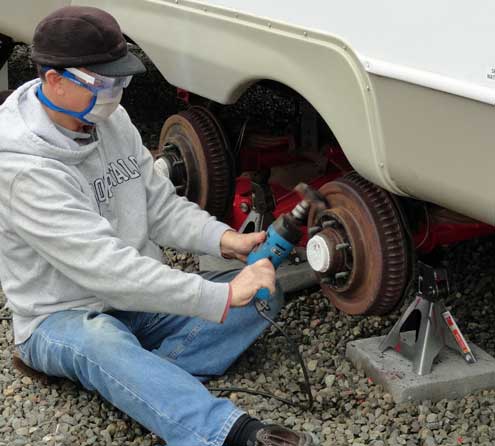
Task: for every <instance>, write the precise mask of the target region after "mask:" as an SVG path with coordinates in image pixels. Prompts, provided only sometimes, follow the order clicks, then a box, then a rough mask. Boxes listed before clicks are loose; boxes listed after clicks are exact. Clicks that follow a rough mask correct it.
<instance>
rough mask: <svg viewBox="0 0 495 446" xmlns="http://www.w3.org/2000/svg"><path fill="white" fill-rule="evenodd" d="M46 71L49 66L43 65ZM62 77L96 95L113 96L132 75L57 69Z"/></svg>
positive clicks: (125, 85)
mask: <svg viewBox="0 0 495 446" xmlns="http://www.w3.org/2000/svg"><path fill="white" fill-rule="evenodd" d="M43 68H44V70H45V71H48V70H49V69H50V67H43ZM59 72H60V75H61V76H62V77H65V78H66V79H69V80H70V81H71V82H73V83H75V84H76V85H79V86H81V87H84V88H86V89H88V90H90V91H92V92H93V93H94V94H96V95H102V96H109V97H113V96H116V95H118V94H120V91H121V90H122V89H123V88H126V87H127V86H129V84H130V83H131V79H132V75H130V76H118V77H108V76H102V75H101V74H96V73H91V74H90V73H86V72H84V71H81V70H79V69H77V68H64V69H63V71H59Z"/></svg>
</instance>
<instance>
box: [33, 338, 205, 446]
mask: <svg viewBox="0 0 495 446" xmlns="http://www.w3.org/2000/svg"><path fill="white" fill-rule="evenodd" d="M39 335H40V336H41V337H42V338H43V339H44V340H45V341H46V342H47V343H49V344H55V345H59V346H62V347H65V348H68V349H69V350H72V351H73V352H74V353H75V354H77V355H79V356H82V357H83V358H85V359H86V360H87V361H89V362H90V363H91V364H93V365H95V366H96V367H98V369H100V370H101V371H102V372H103V373H104V374H105V375H107V376H108V377H109V378H110V379H112V380H113V381H114V382H116V383H117V384H118V385H120V386H121V387H122V388H123V389H124V390H126V391H127V392H129V394H131V395H132V396H133V397H134V398H136V399H138V400H140V401H141V402H142V403H144V404H145V405H146V406H148V407H149V408H150V409H151V410H152V411H153V412H155V413H156V414H157V415H158V416H160V417H163V418H166V419H167V420H169V421H171V422H172V423H173V424H175V425H177V426H179V427H180V428H181V429H184V430H186V431H188V432H190V433H191V434H192V435H193V436H195V437H197V438H198V439H199V440H200V441H201V442H202V443H205V444H208V443H209V441H208V440H207V439H206V438H203V437H202V436H201V435H199V434H197V433H196V432H194V431H191V430H190V429H189V428H187V427H185V426H183V425H182V424H180V423H179V422H178V421H176V420H174V419H172V418H170V417H169V416H168V415H166V414H162V413H161V412H160V411H159V410H157V409H156V408H155V407H153V406H152V405H151V404H149V403H148V402H147V401H145V400H144V399H142V398H141V397H140V396H139V395H137V394H136V393H135V392H134V391H132V390H131V389H129V388H128V387H127V386H126V385H124V384H123V383H122V382H121V381H119V380H118V379H117V378H116V377H114V376H113V375H112V374H111V373H109V372H107V371H106V370H105V369H104V368H103V367H101V366H100V365H99V364H98V363H96V362H95V361H93V360H92V359H91V358H89V357H88V356H87V355H85V354H83V353H82V352H80V351H79V350H77V349H75V348H74V347H72V346H71V345H69V344H66V343H64V342H60V341H55V340H52V339H50V338H48V337H47V336H45V335H44V334H43V333H39Z"/></svg>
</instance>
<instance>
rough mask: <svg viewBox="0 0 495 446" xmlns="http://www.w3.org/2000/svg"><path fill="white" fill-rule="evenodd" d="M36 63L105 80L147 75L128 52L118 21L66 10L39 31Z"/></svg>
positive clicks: (91, 11) (91, 12)
mask: <svg viewBox="0 0 495 446" xmlns="http://www.w3.org/2000/svg"><path fill="white" fill-rule="evenodd" d="M31 58H32V60H33V61H34V62H35V63H37V64H39V65H43V66H49V67H53V68H67V67H85V68H87V69H88V70H90V71H93V72H95V73H98V74H102V75H104V76H127V75H130V74H138V73H144V72H145V71H146V68H145V67H144V65H143V63H142V62H141V61H140V60H139V59H138V58H137V57H136V56H135V55H134V54H132V53H130V52H129V51H128V50H127V42H126V40H125V38H124V36H123V34H122V31H121V30H120V26H119V24H118V23H117V21H116V20H115V19H114V18H113V16H111V15H110V14H109V13H108V12H105V11H103V10H101V9H98V8H92V7H87V6H65V7H63V8H60V9H57V10H56V11H54V12H52V13H51V14H50V15H48V16H47V17H45V18H44V19H43V20H42V21H41V22H40V23H39V24H38V26H37V27H36V30H35V31H34V37H33V50H32V55H31Z"/></svg>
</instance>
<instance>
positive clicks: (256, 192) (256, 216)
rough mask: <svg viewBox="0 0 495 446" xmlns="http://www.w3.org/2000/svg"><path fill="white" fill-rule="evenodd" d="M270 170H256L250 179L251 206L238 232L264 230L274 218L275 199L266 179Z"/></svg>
mask: <svg viewBox="0 0 495 446" xmlns="http://www.w3.org/2000/svg"><path fill="white" fill-rule="evenodd" d="M269 178H270V170H267V171H261V172H257V173H255V174H254V175H253V179H252V180H251V187H252V199H253V208H252V209H251V211H250V212H249V214H248V216H247V217H246V219H245V220H244V223H243V224H242V226H241V227H240V228H239V231H238V232H239V233H241V234H243V233H247V232H259V231H264V230H265V229H266V228H268V226H270V224H271V223H273V221H274V220H275V218H274V217H273V214H272V212H273V210H274V209H275V199H274V197H273V194H272V190H271V188H270V185H269V184H268V179H269Z"/></svg>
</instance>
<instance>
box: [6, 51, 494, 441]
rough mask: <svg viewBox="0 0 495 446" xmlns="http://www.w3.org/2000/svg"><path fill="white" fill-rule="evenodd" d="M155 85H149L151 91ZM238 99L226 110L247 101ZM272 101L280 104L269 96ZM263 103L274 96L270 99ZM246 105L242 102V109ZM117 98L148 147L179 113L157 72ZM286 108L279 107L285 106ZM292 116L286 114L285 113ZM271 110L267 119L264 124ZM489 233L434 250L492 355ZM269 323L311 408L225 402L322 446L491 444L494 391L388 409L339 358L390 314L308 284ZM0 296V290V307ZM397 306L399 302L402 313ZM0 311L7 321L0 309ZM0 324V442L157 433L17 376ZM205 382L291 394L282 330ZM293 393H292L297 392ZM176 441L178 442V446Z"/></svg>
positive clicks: (92, 401)
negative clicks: (339, 302) (298, 358)
mask: <svg viewBox="0 0 495 446" xmlns="http://www.w3.org/2000/svg"><path fill="white" fill-rule="evenodd" d="M26 52H27V49H26V47H22V46H20V47H17V49H16V52H15V53H14V55H13V57H12V59H11V62H12V64H11V70H10V76H11V82H12V87H15V86H17V85H19V84H20V83H22V82H24V81H25V80H27V79H30V78H32V77H34V71H33V68H32V66H30V65H29V64H28V63H27V62H26V58H25V56H26ZM157 84H159V86H157ZM257 94H258V95H259V94H260V92H259V91H258V92H257V91H255V92H254V93H253V96H251V97H248V98H246V99H244V102H242V103H241V104H240V105H238V106H237V108H231V112H232V114H235V113H239V114H242V110H243V108H245V107H247V106H248V105H249V104H252V103H256V101H258V100H259V99H257V98H256V95H257ZM279 99H280V101H279V102H280V103H283V101H284V99H283V98H279ZM271 100H273V98H272V99H271ZM246 104H247V105H246ZM125 105H126V106H127V107H128V109H129V112H130V114H131V116H132V117H133V119H134V120H135V122H136V123H137V125H138V127H139V129H140V130H141V132H142V133H143V139H144V141H145V143H146V144H147V145H148V147H154V146H155V145H156V144H157V140H158V135H159V131H160V127H161V125H162V122H163V119H164V117H165V116H167V115H168V114H170V113H173V112H174V111H176V110H178V109H180V108H181V105H180V103H178V102H177V101H176V99H175V92H174V90H173V88H171V87H170V86H167V85H166V83H165V82H164V81H163V79H161V78H160V75H159V74H158V73H156V71H153V70H151V72H149V73H148V74H147V75H146V76H142V77H141V79H139V80H138V79H136V81H135V82H134V81H133V84H132V88H131V89H130V90H129V92H128V94H127V95H126V99H125ZM286 105H287V106H288V107H289V108H290V104H286ZM287 113H291V111H289V112H287ZM277 116H278V115H277V114H276V113H274V114H273V119H274V121H275V120H277V119H283V118H277ZM494 247H495V237H489V238H484V239H480V240H477V241H470V242H464V243H460V244H458V245H456V246H453V247H450V248H449V249H448V250H447V251H446V252H445V260H444V262H445V264H446V266H448V267H449V269H450V270H452V274H453V278H454V279H455V286H454V287H453V288H454V290H453V292H452V293H451V295H450V296H449V298H448V299H447V304H448V307H449V308H450V309H451V310H452V311H453V314H454V315H455V317H456V318H457V319H458V322H459V325H460V326H461V329H462V330H463V331H464V333H465V334H466V335H467V337H468V338H469V339H470V340H471V341H473V342H475V343H476V344H477V345H479V346H480V347H481V348H483V349H485V350H486V351H487V352H488V353H490V354H492V355H495V306H494V305H493V299H494V297H493V291H494V289H495V283H494V279H493V277H494V272H495V260H494V258H493V255H492V253H493V252H494ZM165 254H166V256H165V258H166V261H167V263H169V264H171V265H174V266H176V267H178V268H182V269H185V270H187V271H191V270H194V269H195V268H197V261H196V259H195V258H194V257H192V256H189V255H187V254H183V253H176V252H174V251H173V250H169V249H167V250H165ZM288 298H289V299H288V304H287V305H286V307H285V309H284V310H283V311H282V314H281V315H280V319H279V320H280V323H281V324H282V325H283V326H284V328H285V329H286V330H287V332H288V333H289V334H290V335H291V336H292V337H294V339H295V340H296V341H297V342H298V343H299V344H300V346H301V347H300V350H301V351H302V354H303V356H304V358H305V360H306V362H307V365H308V368H309V370H310V376H311V382H312V386H313V394H314V397H315V401H316V402H315V406H314V408H313V410H312V411H311V412H308V411H304V410H302V409H297V408H294V407H289V406H288V405H286V404H283V403H281V402H279V401H276V400H273V399H270V400H267V399H264V398H262V397H259V396H253V395H246V394H242V393H233V394H231V395H230V398H231V399H232V400H233V401H235V402H236V403H237V404H238V405H239V406H241V407H243V408H245V409H246V410H248V411H249V413H250V414H251V415H253V416H257V417H260V418H261V419H264V420H268V421H273V422H277V423H282V424H284V425H286V426H288V427H291V428H294V429H303V430H307V431H311V432H314V433H316V434H317V435H318V436H319V438H320V439H321V443H322V444H323V445H328V446H330V445H352V446H362V445H374V446H385V445H388V446H395V445H406V446H413V445H424V446H434V445H459V444H462V445H492V444H495V391H483V392H478V393H476V394H473V395H469V396H466V397H465V398H463V399H460V400H442V401H440V402H437V403H432V402H430V401H422V402H421V403H420V404H412V403H404V404H395V403H394V402H393V401H392V398H391V396H390V395H389V394H387V393H384V391H383V389H382V388H381V387H380V386H377V385H375V384H374V383H373V382H371V381H370V380H369V379H367V378H366V377H365V376H364V374H363V373H362V372H360V371H358V370H356V369H354V367H352V365H351V364H350V363H349V362H347V361H346V360H345V357H344V353H345V346H346V344H347V342H349V341H351V340H354V339H359V338H363V337H369V336H378V335H383V334H386V333H387V332H388V330H389V329H390V328H391V326H392V325H393V323H394V322H395V321H396V320H397V318H398V316H399V314H400V311H396V312H395V313H393V314H392V315H390V316H388V317H382V318H379V317H349V316H346V315H344V314H341V313H339V312H338V311H336V310H335V309H334V308H333V307H332V306H331V305H330V304H329V302H328V301H327V299H326V298H325V297H324V296H322V294H321V293H320V292H318V291H315V290H308V291H306V292H303V293H298V294H297V295H292V296H288ZM3 302H4V297H3V296H1V297H0V306H1V304H3ZM407 304H408V301H406V302H405V303H404V305H403V308H404V307H405V306H406V305H407ZM0 316H8V311H7V310H2V311H1V312H0ZM11 356H12V334H11V327H10V322H9V321H8V320H2V321H1V324H0V369H1V370H2V373H1V375H0V402H1V409H0V410H1V413H0V446H3V445H19V446H20V445H104V446H110V445H136V446H137V445H142V446H144V445H154V444H160V440H159V439H158V438H157V437H155V436H154V435H152V434H150V433H149V432H147V431H146V430H145V429H144V428H142V427H140V426H139V425H138V424H137V423H135V422H133V421H132V420H130V419H129V418H128V417H127V416H126V415H124V414H122V413H121V412H120V411H118V410H116V409H114V408H113V407H112V406H111V405H110V404H108V403H106V402H105V401H103V400H102V399H101V398H100V397H99V396H97V395H96V394H94V393H89V392H87V391H85V390H84V389H82V388H81V387H80V386H78V385H76V384H74V383H71V382H68V381H63V382H60V383H56V384H51V385H49V386H45V385H42V384H40V383H38V382H33V381H31V379H29V378H27V377H23V376H22V375H20V374H19V373H18V372H17V371H16V370H14V369H13V368H12V366H11ZM210 384H211V385H212V386H242V387H249V388H254V389H258V390H261V391H265V392H273V393H275V394H276V395H278V396H282V397H284V398H288V399H291V400H292V401H293V402H298V401H299V396H300V395H301V389H302V387H301V384H302V375H301V371H300V368H299V366H297V365H296V364H295V363H294V362H292V361H291V360H289V359H288V347H287V345H286V343H285V340H284V338H283V337H281V336H280V335H279V334H278V333H277V332H276V331H275V330H273V329H271V330H269V331H268V332H267V333H266V334H265V336H264V337H263V338H261V339H260V340H259V341H258V342H257V343H256V344H254V345H253V346H252V348H250V349H249V350H248V352H246V353H245V354H244V355H243V356H242V357H241V358H240V359H239V361H238V362H237V363H236V364H235V365H234V366H233V367H232V368H231V370H230V371H229V372H228V374H227V375H226V376H225V377H222V378H221V379H218V380H216V381H213V382H211V383H210ZM301 400H303V398H302V397H301ZM186 446H187V445H186Z"/></svg>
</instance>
